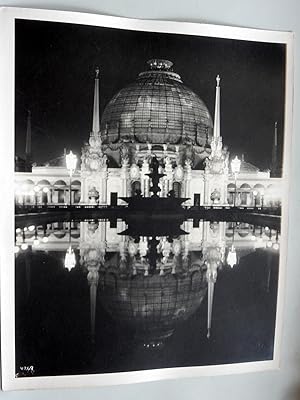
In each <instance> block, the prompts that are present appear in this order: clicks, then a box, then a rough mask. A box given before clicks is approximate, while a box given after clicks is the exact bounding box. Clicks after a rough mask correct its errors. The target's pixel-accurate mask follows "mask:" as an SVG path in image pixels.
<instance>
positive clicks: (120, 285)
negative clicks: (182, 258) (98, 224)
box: [100, 270, 207, 341]
mask: <svg viewBox="0 0 300 400" xmlns="http://www.w3.org/2000/svg"><path fill="white" fill-rule="evenodd" d="M100 281H102V285H103V286H102V290H101V292H100V299H101V302H102V304H103V307H104V308H105V309H106V310H107V311H108V312H109V313H110V315H111V316H112V318H114V319H115V320H117V321H118V322H119V323H120V324H124V325H127V326H131V327H134V329H135V331H136V335H137V336H139V337H140V338H141V339H142V340H145V339H146V337H147V338H148V340H149V341H156V340H164V339H166V338H167V337H169V336H170V335H172V333H173V331H174V328H175V326H176V324H178V323H180V322H182V321H185V320H187V319H188V318H189V317H190V316H191V315H192V314H193V313H194V312H196V310H197V309H198V308H199V306H200V304H201V303H202V301H203V298H204V296H205V295H206V292H207V283H206V281H205V279H204V275H203V273H202V272H201V271H198V272H194V273H193V274H186V275H185V276H181V277H175V276H173V275H171V274H168V275H166V276H160V275H152V276H147V277H144V276H136V277H135V278H132V277H120V276H118V275H117V274H116V273H110V272H109V270H108V271H107V272H106V275H101V276H100Z"/></svg>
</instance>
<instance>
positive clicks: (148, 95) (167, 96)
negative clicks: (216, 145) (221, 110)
mask: <svg viewBox="0 0 300 400" xmlns="http://www.w3.org/2000/svg"><path fill="white" fill-rule="evenodd" d="M147 64H148V67H149V69H148V70H147V71H145V72H142V73H140V74H139V76H138V77H137V79H136V81H135V82H133V83H132V84H130V85H128V86H127V87H125V88H124V89H121V90H120V91H119V92H118V93H117V94H116V95H115V96H114V97H113V98H112V99H111V101H110V102H109V103H108V105H107V106H106V108H105V110H104V113H103V115H102V120H101V135H102V139H103V143H104V144H108V143H117V142H118V141H119V140H120V139H125V138H126V139H129V140H130V141H132V142H137V143H146V142H149V143H153V144H163V143H170V144H180V143H181V142H182V141H184V140H186V139H189V140H190V141H191V142H192V143H193V144H195V145H199V146H204V145H205V144H206V143H207V141H208V139H210V137H211V134H212V120H211V117H210V114H209V111H208V109H207V107H206V105H205V104H204V102H203V101H202V100H201V99H200V98H199V97H198V96H197V95H196V94H195V93H194V92H193V91H192V90H191V89H189V88H187V87H186V86H184V84H183V83H182V80H181V77H180V76H179V75H178V74H177V73H175V72H173V70H172V66H173V63H172V62H170V61H166V60H150V61H148V63H147Z"/></svg>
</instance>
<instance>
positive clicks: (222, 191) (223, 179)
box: [204, 75, 228, 205]
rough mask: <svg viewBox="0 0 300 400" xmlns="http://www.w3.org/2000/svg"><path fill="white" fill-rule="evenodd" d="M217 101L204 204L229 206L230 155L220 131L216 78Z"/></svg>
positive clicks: (206, 169)
mask: <svg viewBox="0 0 300 400" xmlns="http://www.w3.org/2000/svg"><path fill="white" fill-rule="evenodd" d="M216 81H217V85H216V100H215V116H214V129H213V138H212V141H211V144H210V147H211V154H210V155H209V157H207V159H206V160H205V164H206V165H205V171H204V204H207V205H210V204H227V184H228V153H227V151H226V150H224V149H223V143H222V136H221V133H220V131H221V129H220V115H221V114H220V97H221V96H220V77H219V75H218V76H217V77H216Z"/></svg>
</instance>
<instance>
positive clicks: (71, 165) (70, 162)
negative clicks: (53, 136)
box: [66, 151, 77, 174]
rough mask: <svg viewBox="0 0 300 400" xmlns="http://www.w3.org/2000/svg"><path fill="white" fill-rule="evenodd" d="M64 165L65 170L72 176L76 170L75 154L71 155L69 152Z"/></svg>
mask: <svg viewBox="0 0 300 400" xmlns="http://www.w3.org/2000/svg"><path fill="white" fill-rule="evenodd" d="M66 164H67V169H68V170H69V171H70V174H73V172H74V171H75V169H76V164H77V156H76V154H73V153H72V151H70V153H69V154H66Z"/></svg>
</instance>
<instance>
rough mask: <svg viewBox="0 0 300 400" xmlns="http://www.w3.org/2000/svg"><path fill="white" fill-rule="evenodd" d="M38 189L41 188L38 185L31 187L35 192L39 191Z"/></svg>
mask: <svg viewBox="0 0 300 400" xmlns="http://www.w3.org/2000/svg"><path fill="white" fill-rule="evenodd" d="M40 189H41V188H40V187H39V186H35V187H34V188H33V190H34V191H35V193H37V192H39V191H40Z"/></svg>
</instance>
